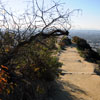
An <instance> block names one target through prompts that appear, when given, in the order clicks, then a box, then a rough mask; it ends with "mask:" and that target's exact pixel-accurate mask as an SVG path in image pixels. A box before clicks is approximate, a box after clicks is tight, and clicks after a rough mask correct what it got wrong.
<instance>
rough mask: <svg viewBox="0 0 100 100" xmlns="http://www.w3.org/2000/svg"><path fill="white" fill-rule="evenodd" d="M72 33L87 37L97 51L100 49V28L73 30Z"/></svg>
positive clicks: (72, 34)
mask: <svg viewBox="0 0 100 100" xmlns="http://www.w3.org/2000/svg"><path fill="white" fill-rule="evenodd" d="M70 35H71V37H73V36H79V37H81V38H83V39H85V40H86V41H87V42H88V43H89V44H90V46H91V47H92V48H93V50H95V51H97V50H98V49H100V30H71V31H70Z"/></svg>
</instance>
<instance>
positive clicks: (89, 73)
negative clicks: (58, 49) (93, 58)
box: [59, 47, 100, 100]
mask: <svg viewBox="0 0 100 100" xmlns="http://www.w3.org/2000/svg"><path fill="white" fill-rule="evenodd" d="M59 58H60V61H61V62H62V63H63V64H64V65H63V66H62V70H63V73H62V76H61V79H60V81H61V82H62V83H63V86H64V90H67V91H69V92H70V93H71V94H72V95H73V96H75V97H77V98H79V100H100V76H97V75H96V74H95V73H94V72H93V70H94V67H95V66H97V65H96V64H93V63H89V62H87V61H84V59H83V58H82V57H80V56H79V54H78V51H77V49H76V48H75V47H68V48H66V50H65V51H64V52H62V53H61V55H60V57H59Z"/></svg>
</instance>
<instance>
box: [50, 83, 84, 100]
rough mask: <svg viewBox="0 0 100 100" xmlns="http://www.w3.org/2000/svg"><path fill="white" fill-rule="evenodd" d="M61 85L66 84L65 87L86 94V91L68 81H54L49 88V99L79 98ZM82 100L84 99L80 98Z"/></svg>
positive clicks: (70, 99) (66, 99)
mask: <svg viewBox="0 0 100 100" xmlns="http://www.w3.org/2000/svg"><path fill="white" fill-rule="evenodd" d="M63 85H66V86H67V87H70V88H72V89H75V91H78V92H81V93H83V94H85V95H86V93H85V92H84V91H83V90H81V89H79V87H77V86H75V85H73V84H70V83H68V82H67V83H64V82H60V81H58V82H55V84H53V86H52V88H51V89H50V94H49V97H50V98H51V99H50V100H81V99H79V98H77V97H75V96H74V95H72V94H70V93H69V91H67V90H65V89H64V87H63ZM82 100H84V99H82Z"/></svg>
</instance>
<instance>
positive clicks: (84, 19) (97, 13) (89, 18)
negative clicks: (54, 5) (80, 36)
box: [1, 0, 100, 30]
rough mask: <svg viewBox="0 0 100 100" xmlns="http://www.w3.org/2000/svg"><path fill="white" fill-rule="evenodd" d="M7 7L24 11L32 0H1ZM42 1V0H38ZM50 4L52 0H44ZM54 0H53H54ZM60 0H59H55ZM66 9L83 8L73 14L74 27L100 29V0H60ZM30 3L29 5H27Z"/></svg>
mask: <svg viewBox="0 0 100 100" xmlns="http://www.w3.org/2000/svg"><path fill="white" fill-rule="evenodd" d="M1 1H2V3H3V4H4V5H5V7H6V8H7V9H11V10H12V11H16V12H17V13H22V12H24V10H25V9H26V8H27V6H30V3H29V2H30V1H31V0H1ZM38 1H39V2H41V1H42V0H38ZM44 1H45V3H46V5H47V6H50V1H51V0H44ZM52 1H53V0H52ZM54 1H56V2H57V1H58V0H54ZM59 1H60V2H62V3H64V6H63V8H64V10H66V9H68V8H69V9H70V10H73V9H81V11H80V12H79V13H75V14H73V15H72V16H71V24H72V29H79V30H80V29H82V30H83V29H87V30H100V0H59ZM27 3H28V5H27Z"/></svg>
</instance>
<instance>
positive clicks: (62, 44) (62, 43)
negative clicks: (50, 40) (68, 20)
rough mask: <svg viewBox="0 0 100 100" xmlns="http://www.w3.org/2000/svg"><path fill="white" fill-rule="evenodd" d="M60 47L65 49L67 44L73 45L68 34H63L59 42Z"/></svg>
mask: <svg viewBox="0 0 100 100" xmlns="http://www.w3.org/2000/svg"><path fill="white" fill-rule="evenodd" d="M59 45H60V48H61V49H62V50H64V49H65V47H66V46H68V45H71V40H70V39H69V38H68V37H67V36H63V37H62V39H61V40H60V42H59Z"/></svg>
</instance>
